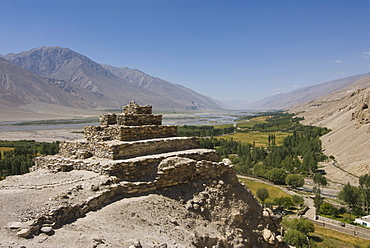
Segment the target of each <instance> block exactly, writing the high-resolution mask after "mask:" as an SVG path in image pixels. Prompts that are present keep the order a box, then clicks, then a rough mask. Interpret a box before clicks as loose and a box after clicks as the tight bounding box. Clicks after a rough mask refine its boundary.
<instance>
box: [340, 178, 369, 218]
mask: <svg viewBox="0 0 370 248" xmlns="http://www.w3.org/2000/svg"><path fill="white" fill-rule="evenodd" d="M338 196H339V199H341V200H343V201H344V202H345V203H347V205H348V207H349V208H350V209H351V210H352V211H355V212H357V213H359V214H364V213H366V212H367V213H369V212H370V210H369V207H370V206H369V203H370V174H364V175H362V176H360V178H359V186H358V187H356V186H353V185H351V184H350V183H347V184H346V185H345V186H344V187H343V188H342V190H341V191H340V192H339V195H338ZM361 208H362V211H359V210H360V209H361ZM361 212H362V213H361Z"/></svg>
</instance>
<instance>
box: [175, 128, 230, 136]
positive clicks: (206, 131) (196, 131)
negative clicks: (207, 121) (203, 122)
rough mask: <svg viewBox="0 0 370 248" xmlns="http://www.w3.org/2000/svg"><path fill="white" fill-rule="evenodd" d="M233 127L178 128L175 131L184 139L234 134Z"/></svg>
mask: <svg viewBox="0 0 370 248" xmlns="http://www.w3.org/2000/svg"><path fill="white" fill-rule="evenodd" d="M235 129H236V128H235V127H234V126H232V125H231V126H229V127H224V128H215V127H214V126H188V125H184V126H180V127H178V130H177V135H178V136H184V137H191V136H193V137H213V136H219V135H224V134H230V133H234V132H235Z"/></svg>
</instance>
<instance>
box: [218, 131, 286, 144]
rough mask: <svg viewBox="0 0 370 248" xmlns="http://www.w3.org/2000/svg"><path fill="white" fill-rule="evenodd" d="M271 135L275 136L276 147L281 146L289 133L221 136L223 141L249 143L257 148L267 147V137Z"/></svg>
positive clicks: (250, 133) (252, 133)
mask: <svg viewBox="0 0 370 248" xmlns="http://www.w3.org/2000/svg"><path fill="white" fill-rule="evenodd" d="M271 134H275V136H276V145H282V142H283V139H284V138H285V137H287V136H289V135H291V134H290V133H287V132H274V133H267V132H258V131H255V132H249V133H234V134H229V135H225V136H222V138H223V139H233V140H235V141H240V142H242V143H249V144H253V142H255V145H256V146H257V147H261V146H263V147H267V146H268V136H269V135H271Z"/></svg>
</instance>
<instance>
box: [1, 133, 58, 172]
mask: <svg viewBox="0 0 370 248" xmlns="http://www.w3.org/2000/svg"><path fill="white" fill-rule="evenodd" d="M0 147H10V148H14V149H12V150H8V151H3V152H0V179H4V178H5V177H6V176H9V175H20V174H24V173H27V172H29V168H30V167H31V166H33V165H34V162H33V158H35V157H36V156H40V155H52V154H56V153H58V150H59V142H53V143H47V142H36V141H34V140H21V141H0Z"/></svg>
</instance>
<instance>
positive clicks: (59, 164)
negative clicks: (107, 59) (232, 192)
mask: <svg viewBox="0 0 370 248" xmlns="http://www.w3.org/2000/svg"><path fill="white" fill-rule="evenodd" d="M84 134H85V139H80V140H73V141H63V142H61V143H60V144H59V154H58V155H55V156H46V157H39V158H36V160H35V164H36V165H35V167H34V168H33V169H39V168H44V169H48V170H54V171H71V170H89V171H93V172H96V173H100V174H102V175H107V176H114V177H115V179H116V181H134V182H148V183H149V182H150V187H148V188H150V189H157V188H161V187H163V186H172V185H177V184H181V183H187V182H188V181H189V180H194V179H196V178H216V177H218V176H220V175H221V174H223V173H225V172H226V171H228V170H231V169H232V168H230V167H229V166H226V165H225V164H223V163H219V161H220V156H219V155H218V154H217V153H216V152H215V151H214V150H210V149H200V140H199V138H194V137H176V135H177V126H167V125H162V115H153V114H152V107H151V106H139V105H137V104H136V103H135V102H131V103H130V104H129V105H127V106H125V107H123V113H121V114H114V113H113V114H111V113H108V114H101V115H100V125H98V126H86V127H85V131H84ZM172 157H181V158H189V159H193V160H195V161H198V162H197V163H196V165H194V167H193V168H192V166H186V167H185V168H183V169H182V170H179V168H175V167H173V166H172V167H170V168H167V167H165V168H162V167H161V166H160V164H161V162H162V161H163V160H165V159H167V158H172ZM184 170H185V171H184ZM142 190H144V189H142ZM140 191H141V190H140Z"/></svg>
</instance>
